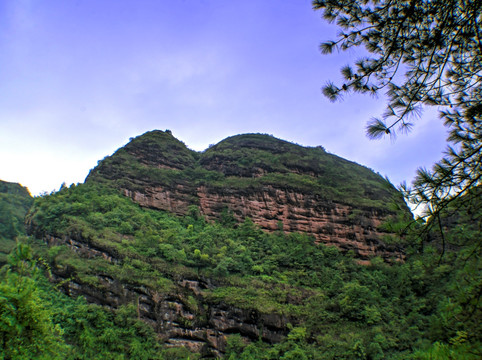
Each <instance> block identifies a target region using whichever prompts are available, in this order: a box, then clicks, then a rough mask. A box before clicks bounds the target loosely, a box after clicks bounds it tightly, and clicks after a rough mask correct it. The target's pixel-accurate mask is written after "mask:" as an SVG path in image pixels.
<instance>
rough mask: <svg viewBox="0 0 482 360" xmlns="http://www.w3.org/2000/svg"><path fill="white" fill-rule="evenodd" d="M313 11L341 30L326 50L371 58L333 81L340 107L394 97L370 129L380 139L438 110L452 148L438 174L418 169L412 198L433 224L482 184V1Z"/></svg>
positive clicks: (375, 1)
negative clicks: (348, 99)
mask: <svg viewBox="0 0 482 360" xmlns="http://www.w3.org/2000/svg"><path fill="white" fill-rule="evenodd" d="M313 8H314V9H320V10H322V12H323V17H324V18H325V19H326V20H328V21H329V22H333V23H336V24H337V25H338V27H339V28H340V33H339V35H338V37H337V39H335V40H332V41H327V42H324V43H322V44H321V51H322V53H324V54H329V53H331V52H332V51H333V50H335V49H337V50H347V49H349V48H352V47H364V48H365V49H366V50H367V51H368V54H369V56H367V57H365V58H362V59H359V60H357V61H356V62H355V63H354V66H353V65H352V66H350V65H347V66H345V67H343V68H342V69H341V72H342V75H343V77H344V79H345V80H344V83H342V84H340V85H335V84H334V83H332V82H328V83H327V84H326V85H325V86H324V87H323V94H324V95H325V96H327V97H328V98H329V99H330V100H332V101H335V100H337V99H338V98H340V97H341V96H343V94H347V93H350V92H359V93H369V94H377V93H379V92H384V93H385V94H386V96H387V99H388V100H387V108H386V111H385V113H384V114H383V115H382V116H381V117H380V118H373V119H372V120H370V122H369V123H368V125H367V135H368V136H369V137H370V138H373V139H377V138H380V137H382V136H385V135H388V136H394V135H395V133H396V132H398V131H402V132H403V131H409V130H410V129H411V128H412V126H413V125H414V122H415V121H416V119H417V117H419V116H420V114H421V111H422V109H423V108H424V107H425V106H437V107H438V109H439V111H440V115H441V118H442V119H443V121H444V124H445V125H446V126H447V127H448V128H449V136H448V138H447V142H448V147H447V150H446V151H445V154H444V157H443V158H442V159H441V160H440V161H439V162H437V163H436V164H435V165H434V167H433V169H431V170H427V169H419V170H418V173H417V176H416V178H415V180H414V182H413V185H412V188H408V187H407V186H405V185H402V187H401V189H402V190H403V191H404V193H405V195H406V197H407V199H408V200H409V201H410V202H412V203H415V204H417V205H419V204H423V205H426V212H425V215H426V217H427V219H428V220H429V222H431V221H435V219H436V218H437V216H435V215H437V214H438V213H439V212H440V211H441V210H442V209H444V208H446V207H447V204H448V203H449V202H451V201H452V200H453V199H455V198H459V197H461V196H463V195H467V194H470V193H478V192H470V191H469V190H470V189H473V188H476V187H478V186H480V185H481V166H482V165H481V164H482V158H481V153H482V121H481V120H482V86H481V85H482V2H481V1H480V0H361V1H352V0H315V1H313Z"/></svg>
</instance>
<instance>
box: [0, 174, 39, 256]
mask: <svg viewBox="0 0 482 360" xmlns="http://www.w3.org/2000/svg"><path fill="white" fill-rule="evenodd" d="M32 203H33V198H32V197H31V196H30V193H29V192H28V190H27V189H26V188H24V187H23V186H21V185H19V184H16V183H9V182H6V181H1V180H0V265H1V264H4V263H6V261H7V260H6V259H7V258H6V255H7V254H8V253H9V252H10V251H11V250H13V248H14V247H15V241H14V239H15V238H16V237H17V236H19V235H25V226H24V218H25V214H27V211H28V209H29V208H30V206H31V205H32Z"/></svg>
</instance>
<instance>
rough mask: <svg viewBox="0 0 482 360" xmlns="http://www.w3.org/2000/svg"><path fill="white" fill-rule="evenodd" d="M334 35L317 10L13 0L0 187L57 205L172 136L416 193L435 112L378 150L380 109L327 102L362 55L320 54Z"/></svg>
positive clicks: (174, 1)
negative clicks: (365, 177) (166, 133)
mask: <svg viewBox="0 0 482 360" xmlns="http://www.w3.org/2000/svg"><path fill="white" fill-rule="evenodd" d="M336 32H337V29H336V27H335V26H334V25H330V24H327V23H326V22H325V21H324V20H323V19H322V18H321V13H320V12H315V11H313V10H312V9H311V2H310V1H308V0H302V1H299V0H296V1H295V0H284V1H279V0H278V1H274V0H245V1H238V2H233V1H224V0H204V1H203V0H198V1H195V0H152V1H147V0H136V1H135V0H132V1H130V0H102V1H98V0H77V1H74V0H72V1H70V0H65V1H55V0H43V1H36V0H4V1H2V2H0V179H2V180H6V181H13V182H20V183H21V184H22V185H24V186H27V187H28V188H29V189H30V191H31V192H32V194H33V195H38V194H40V193H42V192H45V191H46V192H50V191H53V190H56V189H58V188H59V187H60V185H61V184H62V183H63V182H65V183H67V185H69V184H71V183H78V182H83V181H84V179H85V177H86V176H87V174H88V172H89V170H90V169H91V168H93V167H94V166H95V165H96V164H97V161H98V160H100V159H102V158H104V157H105V156H107V155H110V154H112V153H113V152H114V151H115V150H116V149H118V148H119V147H121V146H123V145H124V144H126V143H127V142H128V140H129V138H130V137H134V136H137V135H139V134H142V133H144V132H146V131H149V130H153V129H160V130H165V129H170V130H171V131H172V132H173V134H174V136H176V137H177V138H178V139H180V140H182V141H184V142H185V143H186V145H187V146H188V147H190V148H191V149H194V150H198V151H202V150H204V149H205V148H207V147H208V146H209V145H210V144H213V143H217V142H219V141H220V140H222V139H224V138H226V137H228V136H231V135H235V134H240V133H252V132H260V133H267V134H272V135H274V136H276V137H278V138H282V139H285V140H288V141H292V142H295V143H298V144H301V145H305V146H317V145H322V146H323V147H325V149H326V150H327V151H329V152H331V153H334V154H337V155H339V156H342V157H344V158H347V159H349V160H352V161H356V162H358V163H360V164H362V165H365V166H368V167H370V168H372V169H373V170H375V171H377V172H379V173H380V174H382V175H383V176H385V175H386V176H388V178H389V179H390V180H391V181H392V183H394V184H395V185H396V184H399V183H400V182H402V181H407V183H410V182H411V180H412V179H413V176H414V174H415V171H416V169H417V168H418V167H421V166H425V167H430V166H431V165H432V164H433V163H434V162H435V161H437V160H439V159H440V158H441V156H442V151H443V149H444V148H445V134H446V132H445V129H444V128H443V126H442V122H441V121H440V120H439V119H438V115H437V113H436V112H435V111H432V112H425V113H424V114H423V116H422V117H421V118H420V119H419V120H418V121H417V122H416V126H415V128H414V130H413V131H412V133H411V134H409V135H408V136H403V135H400V136H398V137H397V139H396V141H393V140H390V139H384V140H381V141H371V140H368V139H367V138H366V136H365V126H366V123H367V121H368V120H369V119H370V118H371V117H374V116H379V115H380V114H381V113H382V112H383V109H384V99H383V96H381V97H380V98H378V99H374V98H370V97H367V96H360V95H354V96H351V97H347V98H345V100H343V101H341V102H336V103H331V102H329V101H328V100H327V99H326V98H324V97H323V96H322V95H321V91H320V88H321V86H322V85H323V84H325V83H326V82H327V81H328V80H333V81H336V80H337V79H340V75H339V74H340V72H339V69H340V68H341V66H343V65H345V64H347V63H349V62H350V61H354V60H356V59H357V58H358V57H359V56H361V55H363V53H362V52H361V50H351V51H349V52H346V53H340V54H334V55H321V53H320V52H319V49H318V46H319V44H320V43H321V42H322V41H325V40H328V39H332V38H334V36H335V35H336Z"/></svg>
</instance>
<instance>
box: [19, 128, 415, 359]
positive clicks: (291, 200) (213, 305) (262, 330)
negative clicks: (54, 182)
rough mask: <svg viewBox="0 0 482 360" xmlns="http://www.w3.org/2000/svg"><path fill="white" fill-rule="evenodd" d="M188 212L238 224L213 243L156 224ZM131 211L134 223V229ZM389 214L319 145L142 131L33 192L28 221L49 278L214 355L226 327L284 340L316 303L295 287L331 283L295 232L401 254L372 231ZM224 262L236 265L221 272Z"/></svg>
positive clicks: (392, 213)
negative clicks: (194, 138)
mask: <svg viewBox="0 0 482 360" xmlns="http://www.w3.org/2000/svg"><path fill="white" fill-rule="evenodd" d="M98 192H100V193H98ZM119 192H120V193H122V194H123V195H125V196H121V195H120V194H119ZM128 198H130V199H131V200H132V201H130V200H129V199H128ZM133 202H134V203H137V204H138V205H140V206H141V207H142V208H143V209H140V208H139V206H138V205H137V204H134V203H133ZM134 208H135V209H134ZM157 210H162V211H157ZM166 212H169V213H171V214H166ZM194 213H195V214H196V216H195V218H196V219H201V220H199V221H201V222H202V223H203V224H210V223H215V222H219V223H220V224H221V226H219V227H218V228H215V227H214V225H216V224H214V225H213V227H212V228H210V229H211V230H209V231H219V229H231V230H232V231H231V232H229V233H228V234H234V231H235V230H243V229H244V228H245V227H246V229H247V230H246V231H247V232H245V233H244V235H243V236H244V240H243V239H242V238H241V237H239V238H236V237H235V236H233V237H232V238H231V237H230V235H224V236H225V237H226V236H227V238H222V239H218V240H219V241H220V243H219V244H217V245H216V244H214V243H212V244H211V245H209V246H210V247H211V248H207V247H204V248H203V247H202V246H201V245H202V244H201V242H202V241H199V242H197V243H196V245H192V244H190V243H189V241H191V240H189V238H190V237H192V236H193V234H191V233H189V231H190V230H189V227H190V226H191V229H193V228H192V224H191V225H187V226H186V225H185V224H184V225H179V224H178V225H176V226H178V227H177V228H176V227H173V228H169V226H170V225H168V224H170V223H169V221H171V223H175V222H176V221H178V222H182V221H183V219H189V218H190V219H194V217H193V215H192V214H194ZM125 214H133V216H134V219H132V218H129V219H128V218H126V216H128V215H125ZM163 214H164V215H166V216H170V217H171V220H169V221H168V222H165V223H163V224H164V225H162V226H164V227H162V226H161V225H159V223H160V221H161V220H158V223H157V225H156V220H155V219H156V218H158V217H159V218H158V219H161V218H160V217H161V216H163ZM172 214H174V215H172ZM175 215H179V216H175ZM184 215H188V216H184ZM198 215H201V216H200V217H199V216H198ZM136 216H137V217H138V218H139V219H140V222H142V224H143V225H140V226H141V227H139V228H137V230H134V228H135V227H136V226H137V225H138V224H136V220H135V217H136ZM400 216H402V217H403V216H410V213H409V211H408V208H407V207H406V205H405V203H404V201H403V199H402V197H401V195H400V193H399V192H398V191H397V190H396V189H395V188H394V187H393V186H392V185H391V184H390V183H389V182H388V181H387V180H386V179H384V178H383V177H381V176H380V175H378V174H376V173H374V172H373V171H372V170H370V169H368V168H366V167H363V166H361V165H358V164H356V163H353V162H351V161H348V160H345V159H342V158H340V157H338V156H335V155H333V154H329V153H327V152H326V151H325V150H324V149H323V148H321V147H314V148H311V147H303V146H299V145H296V144H293V143H290V142H287V141H283V140H279V139H276V138H274V137H272V136H269V135H261V134H246V135H239V136H233V137H230V138H227V139H225V140H223V141H221V142H220V143H218V144H216V145H213V146H211V147H209V148H208V149H207V150H205V151H204V152H196V151H193V150H190V149H189V148H188V147H187V146H186V145H185V144H184V143H182V142H181V141H179V140H178V139H176V138H175V137H174V136H172V134H171V132H170V131H165V132H163V131H151V132H148V133H145V134H143V135H141V136H138V137H136V138H134V139H132V140H131V141H130V142H129V143H128V144H127V145H125V146H124V147H122V148H120V149H119V150H117V151H116V152H115V153H114V154H113V155H112V156H108V157H106V158H104V159H103V160H101V161H99V163H98V166H97V167H95V168H94V169H92V170H91V172H90V173H89V175H88V177H87V179H86V182H85V184H80V185H77V186H76V185H72V186H71V187H70V188H67V187H64V188H63V189H61V190H60V191H59V192H58V193H56V194H51V195H49V196H46V197H44V198H39V199H38V200H37V201H36V202H35V204H34V206H33V208H32V209H31V211H30V213H29V215H28V216H27V219H26V224H27V230H28V233H29V234H30V235H33V236H34V237H35V238H37V239H41V242H42V246H40V250H39V251H40V252H42V251H43V254H44V255H42V256H44V257H45V258H47V259H48V261H49V263H50V266H51V272H52V279H51V280H52V281H54V282H56V283H58V286H59V288H61V289H62V291H64V292H65V293H66V294H68V295H70V296H73V297H76V296H84V297H85V298H86V299H87V301H89V302H91V303H96V304H100V305H102V306H105V307H107V308H110V309H112V310H115V309H118V308H119V307H120V306H123V305H128V304H131V305H132V304H134V305H135V308H136V311H137V317H138V318H140V319H142V320H143V321H145V322H147V323H149V324H150V325H152V327H153V329H154V330H155V331H156V333H157V334H158V337H159V339H162V340H163V342H164V343H165V344H166V345H167V346H172V347H186V348H189V349H190V350H192V351H194V352H196V353H200V354H202V356H203V357H207V358H213V357H218V356H222V355H223V354H224V353H225V351H226V347H227V344H228V342H227V341H228V340H227V339H228V338H229V336H230V335H232V334H238V335H240V336H241V338H242V339H243V341H244V342H246V343H248V342H256V341H258V340H262V341H264V342H267V343H270V344H274V343H278V342H280V341H282V339H284V338H285V337H286V336H287V334H288V333H289V332H290V329H291V328H292V326H296V325H297V324H302V323H303V321H307V319H308V318H310V317H311V315H312V313H311V312H312V311H317V310H316V309H317V304H318V302H319V301H324V300H323V299H326V296H327V295H325V294H324V293H320V291H319V290H316V289H314V288H310V287H309V286H306V285H303V284H311V282H312V281H314V282H315V283H319V284H326V283H329V282H331V281H335V282H337V281H338V280H336V279H332V272H331V271H332V270H331V269H330V268H327V267H324V265H323V264H324V263H325V261H328V259H334V257H336V256H341V255H340V253H339V252H338V251H336V250H334V249H331V248H325V247H323V248H321V246H318V247H317V246H315V245H313V240H312V238H309V237H306V236H304V235H300V238H304V239H308V241H309V244H308V243H306V244H305V245H303V244H302V243H298V242H297V241H298V240H296V239H297V238H296V235H297V234H296V233H306V234H309V235H310V236H312V237H313V238H314V239H315V242H316V243H318V244H327V245H334V246H336V247H337V248H339V249H341V250H342V251H343V252H346V253H348V254H350V255H352V256H354V257H355V259H356V261H357V262H358V263H361V264H368V263H370V260H371V259H372V258H373V257H381V258H383V259H384V260H385V261H386V262H388V263H390V262H395V261H400V260H403V259H404V254H403V250H402V249H401V248H400V247H397V246H395V245H388V244H386V243H385V242H384V241H383V239H384V237H385V236H389V235H390V234H389V233H387V232H386V231H385V230H383V229H386V227H384V226H382V224H383V223H384V222H385V221H387V220H390V219H391V218H393V217H400ZM174 218H175V219H177V220H173V219H174ZM247 218H248V219H250V220H246V219H247ZM204 219H205V220H207V222H206V221H205V220H204ZM193 221H194V220H193ZM196 221H197V220H196ZM148 224H150V225H148ZM124 225H125V226H124ZM149 226H152V227H153V228H151V229H149ZM159 226H161V227H162V228H159ZM179 226H181V227H179ZM203 226H204V225H203ZM259 229H262V230H265V231H266V232H271V233H274V234H265V233H264V232H262V231H260V230H259ZM136 232H137V233H136ZM238 234H241V232H240V233H238ZM260 234H265V235H266V237H265V238H263V236H261V235H260ZM271 235H272V236H271ZM285 235H286V236H285ZM209 236H211V239H214V238H216V235H213V234H211V235H209ZM290 236H291V237H292V238H293V239H294V240H293V239H291V240H290ZM200 237H201V238H202V235H200ZM176 239H177V240H176ZM250 239H254V240H250ZM263 239H264V240H263ZM276 239H278V240H280V241H284V242H285V243H284V245H283V249H284V250H283V251H282V253H281V252H280V251H279V249H278V250H276V251H278V252H276V253H274V252H273V251H272V250H273V248H274V247H276V246H277V243H276V242H275V241H277V240H276ZM176 241H177V242H176ZM196 241H197V240H196ZM242 241H244V243H242ZM253 241H254V242H256V241H259V242H260V244H261V245H260V246H258V244H257V243H256V244H254V243H252V242H253ZM263 241H268V242H266V243H262V242H263ZM269 241H273V242H271V243H270V242H269ZM287 241H292V242H291V243H287ZM300 241H306V240H300ZM45 244H46V245H47V246H45ZM243 244H244V245H243ZM263 244H264V245H263ZM176 246H177V247H176ZM216 246H217V247H218V248H216V249H212V248H213V247H216ZM306 246H311V247H312V248H317V249H319V251H318V252H312V253H310V255H309V257H310V259H308V258H306V257H305V258H298V259H294V258H292V257H290V256H291V255H288V253H290V251H291V250H295V251H294V252H293V255H292V256H293V257H295V258H296V251H298V250H300V249H302V248H303V247H306ZM42 247H43V248H42ZM45 248H46V249H48V250H45ZM42 249H43V250H42ZM199 249H201V250H199ZM296 249H298V250H296ZM211 250H212V251H211ZM214 250H215V251H214ZM210 251H211V252H212V253H211V254H210V255H208V253H209V252H210ZM300 251H301V250H300ZM247 253H250V254H251V255H250V256H251V258H249V259H248V260H246V261H245V259H244V258H243V256H244V255H246V254H247ZM258 253H259V254H261V255H259V257H257V256H258V255H256V254H258ZM308 253H309V252H308ZM308 253H307V254H308ZM337 254H338V255H337ZM203 256H204V258H203ZM315 258H316V260H313V259H315ZM203 259H204V260H203ZM222 259H224V261H225V268H224V269H223V268H222V267H220V266H219V265H222V264H221V263H222V262H223V260H222ZM227 259H230V260H229V261H230V262H229V261H228V260H227ZM243 259H244V260H243ZM347 259H349V261H350V262H353V261H352V258H351V256H349V257H347ZM203 261H204V263H203ZM206 261H210V262H209V267H208V268H207V269H205V270H204V271H203V269H202V267H203V266H207V265H206V264H207V263H206ZM226 261H227V262H226ZM250 261H251V264H250V263H249V262H250ZM306 261H308V262H306ZM330 261H334V260H330ZM343 261H345V260H340V261H339V263H338V264H339V265H340V266H341V267H342V268H343V267H344V266H345V265H343V264H342V263H343ZM218 262H219V264H218ZM292 262H293V264H292ZM297 262H298V263H297ZM305 262H306V264H311V265H303V264H305ZM229 264H231V265H229ZM233 264H234V266H238V267H240V268H229V266H233ZM270 264H278V265H276V266H278V267H276V266H275V265H270ZM243 266H244V267H245V266H248V267H247V268H246V269H244V270H243ZM270 266H275V267H274V268H270ZM337 266H338V265H337ZM278 270H279V271H278ZM229 271H231V273H229ZM283 271H285V272H283ZM276 274H278V275H276ZM290 274H292V275H290ZM228 275H229V276H228ZM258 275H259V276H258ZM263 276H264V277H263ZM287 276H296V277H297V279H298V280H293V281H291V282H290V281H287V280H286V279H285V277H287ZM275 277H277V278H275ZM278 278H279V279H278ZM276 279H278V280H276ZM283 279H284V280H283ZM340 281H341V280H340ZM336 286H341V283H337V285H336ZM337 289H338V287H337ZM339 289H340V290H339V291H341V290H342V288H339ZM337 291H338V290H337ZM328 293H329V292H327V294H328ZM336 293H337V292H336V291H335V292H334V293H332V294H331V296H336ZM333 306H335V305H333ZM335 308H336V306H335ZM330 309H331V308H330ZM356 313H357V316H362V315H359V314H358V313H359V311H358V310H357V312H356ZM347 316H348V315H347ZM363 316H364V315H363ZM303 319H304V320H303Z"/></svg>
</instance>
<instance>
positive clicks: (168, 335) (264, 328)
mask: <svg viewBox="0 0 482 360" xmlns="http://www.w3.org/2000/svg"><path fill="white" fill-rule="evenodd" d="M44 239H45V241H46V243H47V244H48V245H49V246H56V245H66V246H67V247H69V248H70V250H72V251H73V252H75V253H77V254H78V255H79V256H81V257H83V258H87V259H93V258H98V257H102V258H103V259H105V260H107V261H108V262H109V263H115V264H120V263H122V262H123V261H124V259H123V258H122V257H121V256H119V255H118V254H116V253H113V252H112V249H104V248H101V247H98V246H96V245H93V244H92V242H91V241H89V240H88V239H85V238H83V237H82V236H81V235H78V236H77V237H75V238H74V237H66V236H64V237H62V238H59V237H54V236H51V235H47V236H45V237H44ZM96 277H97V281H96V283H95V284H92V283H86V282H83V281H82V280H81V279H80V278H79V277H76V276H75V274H74V271H73V270H72V269H70V268H68V267H59V266H55V267H53V268H52V280H53V281H54V282H57V283H58V284H59V286H60V287H61V290H62V291H63V292H64V293H66V294H67V295H69V296H72V297H77V296H83V297H84V298H85V299H86V300H87V301H88V302H90V303H95V304H98V305H102V306H105V307H108V308H111V309H116V308H118V307H119V306H121V305H126V304H136V306H137V314H138V317H139V318H140V319H142V320H143V321H145V322H146V323H148V324H150V325H151V326H152V327H153V329H154V330H155V331H156V332H157V334H158V335H159V337H160V338H162V339H163V340H164V343H165V344H166V346H172V347H181V346H182V347H187V348H188V349H189V350H191V351H193V352H196V353H200V354H203V355H205V356H207V357H209V358H212V357H216V358H219V357H222V355H223V353H224V352H225V351H226V345H227V338H228V336H229V335H230V334H233V333H236V334H241V336H243V337H244V338H246V339H249V340H251V341H257V340H259V339H262V340H263V341H266V342H268V343H271V344H274V343H277V342H279V341H281V340H282V339H283V337H285V336H286V335H287V333H288V332H289V328H288V323H293V322H294V321H293V319H288V318H287V317H286V316H284V315H280V314H276V313H270V314H265V313H260V312H258V311H257V310H254V309H242V308H237V307H235V306H232V305H227V304H225V303H223V302H221V303H216V302H212V301H210V300H209V299H208V298H207V297H206V294H205V292H206V290H213V289H215V288H216V286H217V285H216V284H214V283H212V281H211V280H210V279H202V278H196V279H185V278H180V279H177V280H176V282H175V285H174V286H175V289H172V290H171V291H169V292H167V293H160V292H158V291H156V290H154V289H152V288H150V287H149V286H146V285H140V284H138V283H136V282H135V279H133V281H132V282H131V283H127V282H124V281H120V280H119V279H116V278H113V277H111V276H108V275H105V274H104V275H96Z"/></svg>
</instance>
